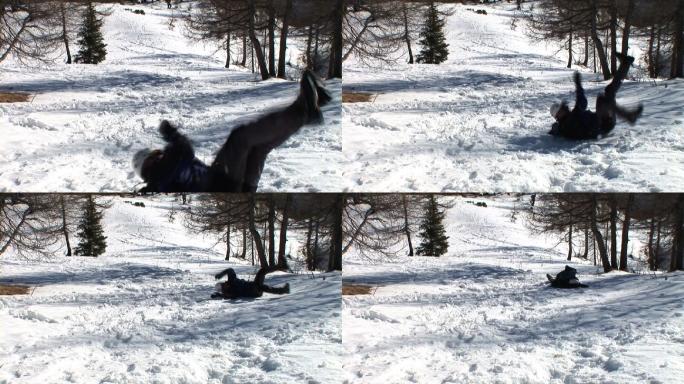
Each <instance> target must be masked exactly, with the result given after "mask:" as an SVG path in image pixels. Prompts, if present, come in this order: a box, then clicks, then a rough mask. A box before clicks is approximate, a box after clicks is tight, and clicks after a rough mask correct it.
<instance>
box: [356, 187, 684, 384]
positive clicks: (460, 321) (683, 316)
mask: <svg viewBox="0 0 684 384" xmlns="http://www.w3.org/2000/svg"><path fill="white" fill-rule="evenodd" d="M486 202H487V204H488V207H487V208H482V207H476V206H474V205H471V204H466V203H465V202H464V201H463V200H459V201H458V202H457V203H456V205H455V207H454V208H452V209H451V210H450V212H449V213H448V215H447V220H448V226H447V235H449V236H450V238H449V253H448V255H447V256H445V257H440V258H429V257H400V258H397V259H396V260H394V261H393V262H388V261H385V262H382V263H379V264H370V263H368V262H367V261H364V260H362V259H361V258H358V257H354V255H352V257H350V258H346V259H345V264H344V280H345V282H347V281H349V282H356V283H361V284H364V283H365V284H371V285H374V286H377V287H378V288H377V289H376V290H375V292H374V293H373V294H372V295H359V296H344V297H343V307H342V316H343V318H342V321H343V332H342V337H343V344H344V346H345V351H346V352H345V353H346V354H347V357H346V359H345V367H344V368H345V371H346V375H347V376H346V378H347V382H349V383H408V382H415V383H528V384H531V383H540V384H542V383H543V384H548V383H557V384H561V383H562V384H568V383H612V384H618V383H625V384H626V383H661V384H665V383H678V382H681V377H682V375H684V363H683V362H682V359H681V356H684V274H681V273H676V274H668V278H667V279H665V278H664V277H663V276H662V275H660V276H658V277H657V278H655V277H654V276H652V275H633V274H627V273H624V272H612V273H609V274H606V275H597V268H596V267H594V266H592V265H591V264H590V263H587V262H583V261H572V262H566V261H565V256H564V254H563V253H564V251H565V250H564V249H554V248H553V245H554V244H555V243H554V242H553V241H551V239H547V238H544V237H538V236H533V235H531V234H529V233H528V232H527V230H526V229H525V228H524V226H523V224H522V223H521V219H520V218H518V220H517V223H513V222H511V218H510V214H511V209H512V208H513V202H512V201H511V200H510V199H507V198H501V199H496V200H486ZM566 264H569V265H571V266H573V267H575V268H577V269H578V277H579V279H580V280H581V281H582V282H583V283H586V284H588V285H589V288H586V289H581V290H561V289H553V288H550V287H549V285H548V283H547V281H546V276H545V274H546V273H551V274H554V275H555V273H557V272H559V271H561V270H562V269H563V267H564V266H565V265H566Z"/></svg>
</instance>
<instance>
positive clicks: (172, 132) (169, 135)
mask: <svg viewBox="0 0 684 384" xmlns="http://www.w3.org/2000/svg"><path fill="white" fill-rule="evenodd" d="M159 133H160V134H161V136H162V138H163V139H164V141H171V140H173V138H174V137H175V136H176V135H178V130H177V129H176V127H174V126H173V125H171V123H169V122H168V121H166V120H164V121H162V122H161V124H159Z"/></svg>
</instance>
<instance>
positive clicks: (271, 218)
mask: <svg viewBox="0 0 684 384" xmlns="http://www.w3.org/2000/svg"><path fill="white" fill-rule="evenodd" d="M275 216H276V212H275V201H273V197H270V198H269V202H268V265H270V266H274V265H275V263H276V260H275Z"/></svg>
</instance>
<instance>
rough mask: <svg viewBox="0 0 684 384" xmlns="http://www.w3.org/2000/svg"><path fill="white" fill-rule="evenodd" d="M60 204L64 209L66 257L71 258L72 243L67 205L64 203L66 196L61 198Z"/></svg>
mask: <svg viewBox="0 0 684 384" xmlns="http://www.w3.org/2000/svg"><path fill="white" fill-rule="evenodd" d="M59 203H60V205H61V208H62V233H63V234H64V240H65V241H66V247H67V253H66V255H67V256H71V242H70V241H69V227H68V225H67V218H66V216H67V214H66V203H65V201H64V195H60V196H59Z"/></svg>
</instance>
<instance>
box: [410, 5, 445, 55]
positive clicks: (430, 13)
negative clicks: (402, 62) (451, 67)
mask: <svg viewBox="0 0 684 384" xmlns="http://www.w3.org/2000/svg"><path fill="white" fill-rule="evenodd" d="M444 24H445V22H444V20H443V19H442V18H441V15H440V13H439V10H438V9H437V6H436V5H435V3H432V2H431V3H430V6H429V7H428V10H427V13H426V14H425V25H424V26H423V30H422V31H421V32H420V37H421V39H420V44H421V45H422V46H423V49H422V50H421V51H420V53H419V54H418V57H417V58H416V61H417V62H419V63H425V64H439V63H441V62H443V61H445V60H446V59H447V57H448V56H449V49H448V47H449V44H447V43H446V38H445V37H444Z"/></svg>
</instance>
